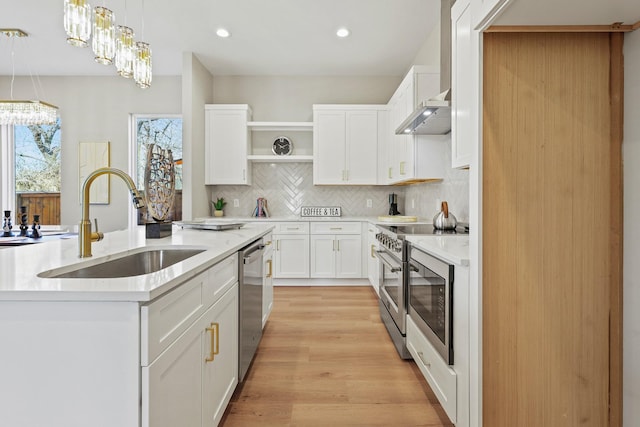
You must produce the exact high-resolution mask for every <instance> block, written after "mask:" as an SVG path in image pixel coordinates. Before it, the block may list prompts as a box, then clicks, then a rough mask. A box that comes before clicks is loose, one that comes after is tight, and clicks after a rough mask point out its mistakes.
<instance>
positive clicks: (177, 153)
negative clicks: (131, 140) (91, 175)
mask: <svg viewBox="0 0 640 427" xmlns="http://www.w3.org/2000/svg"><path fill="white" fill-rule="evenodd" d="M134 125H135V140H136V150H137V151H136V159H137V160H136V165H137V167H136V185H137V186H138V189H139V190H144V170H145V166H146V162H147V147H148V145H149V144H157V145H159V146H160V147H162V148H166V149H169V150H171V153H172V155H173V160H174V162H175V171H176V176H175V180H176V198H175V201H174V204H173V205H174V208H173V212H172V213H171V215H170V219H171V220H180V219H182V118H181V117H175V116H174V117H171V116H168V115H166V116H141V115H136V116H134ZM141 211H142V212H139V216H138V224H141V223H144V222H145V221H150V220H151V218H148V217H147V213H146V210H142V209H141Z"/></svg>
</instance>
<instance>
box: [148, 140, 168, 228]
mask: <svg viewBox="0 0 640 427" xmlns="http://www.w3.org/2000/svg"><path fill="white" fill-rule="evenodd" d="M175 194H176V182H175V164H174V163H173V155H172V154H171V150H168V149H164V148H161V147H159V146H158V145H156V144H149V145H148V146H147V165H146V167H145V171H144V197H145V200H146V206H147V212H148V213H149V215H150V216H151V218H153V219H154V220H155V221H156V222H154V223H153V222H152V223H147V224H146V228H147V232H146V236H147V237H148V238H158V237H166V236H169V235H171V221H167V218H168V217H169V215H170V213H171V210H172V208H173V202H174V199H175Z"/></svg>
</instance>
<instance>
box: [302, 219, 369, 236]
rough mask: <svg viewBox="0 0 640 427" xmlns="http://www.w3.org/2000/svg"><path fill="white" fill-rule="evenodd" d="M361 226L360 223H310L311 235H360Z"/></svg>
mask: <svg viewBox="0 0 640 427" xmlns="http://www.w3.org/2000/svg"><path fill="white" fill-rule="evenodd" d="M361 231H362V224H361V223H360V222H343V221H331V222H312V223H311V234H360V233H361Z"/></svg>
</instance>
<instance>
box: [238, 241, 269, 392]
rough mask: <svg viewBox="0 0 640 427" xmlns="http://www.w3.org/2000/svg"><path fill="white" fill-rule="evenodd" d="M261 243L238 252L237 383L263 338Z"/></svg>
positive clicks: (262, 247) (255, 243)
mask: <svg viewBox="0 0 640 427" xmlns="http://www.w3.org/2000/svg"><path fill="white" fill-rule="evenodd" d="M263 254H264V243H263V241H262V239H259V240H256V241H254V242H253V243H251V244H250V245H248V246H245V247H244V248H242V249H241V250H240V257H239V263H238V264H239V267H238V268H239V274H238V277H239V278H240V308H239V310H238V313H239V316H240V319H239V331H240V334H239V337H238V338H239V349H238V350H239V351H238V359H239V360H238V370H239V372H238V379H239V381H240V382H242V381H244V376H245V374H246V373H247V370H248V369H249V365H250V364H251V360H252V359H253V355H254V354H255V353H256V349H257V348H258V344H259V343H260V339H261V338H262V273H263V272H262V264H263V261H262V257H263Z"/></svg>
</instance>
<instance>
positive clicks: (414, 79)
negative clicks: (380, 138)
mask: <svg viewBox="0 0 640 427" xmlns="http://www.w3.org/2000/svg"><path fill="white" fill-rule="evenodd" d="M439 93H440V71H439V70H438V69H437V67H430V66H419V65H416V66H413V67H412V68H411V70H409V72H408V73H407V75H406V76H405V78H404V79H403V80H402V83H400V86H398V89H396V91H395V93H394V94H393V96H392V97H391V100H390V101H389V104H388V107H389V109H390V112H389V119H390V123H389V138H388V139H387V141H385V143H386V144H387V149H386V152H387V156H386V158H387V165H386V177H387V180H386V182H384V184H395V183H400V182H412V181H413V182H416V181H427V180H438V179H442V178H443V177H444V165H443V162H442V159H443V158H445V157H444V155H445V150H446V148H447V144H446V142H447V139H448V138H449V136H448V135H396V129H397V128H398V126H400V124H401V123H402V122H403V121H404V120H405V119H406V118H407V117H408V116H409V114H411V112H413V110H414V109H415V108H416V107H417V105H418V104H419V103H421V102H422V101H424V100H427V99H429V98H432V97H434V96H436V95H438V94H439Z"/></svg>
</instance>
